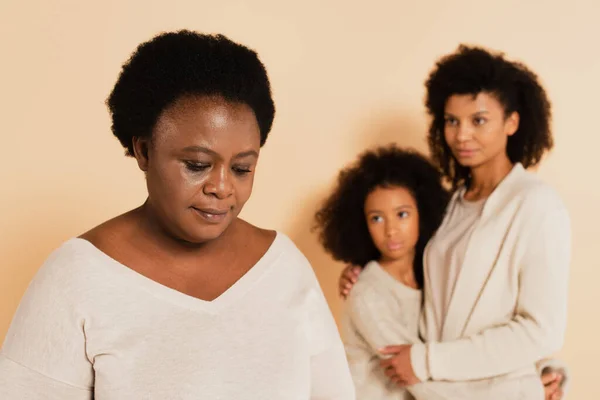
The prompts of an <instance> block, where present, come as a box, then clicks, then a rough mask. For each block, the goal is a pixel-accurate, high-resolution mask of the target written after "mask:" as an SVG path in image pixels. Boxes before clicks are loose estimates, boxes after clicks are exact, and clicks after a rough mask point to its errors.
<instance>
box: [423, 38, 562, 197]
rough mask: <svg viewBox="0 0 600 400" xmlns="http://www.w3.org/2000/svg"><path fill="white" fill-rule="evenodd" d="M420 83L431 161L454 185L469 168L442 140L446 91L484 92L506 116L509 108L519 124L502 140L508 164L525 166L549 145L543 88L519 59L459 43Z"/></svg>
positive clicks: (449, 93) (547, 106)
mask: <svg viewBox="0 0 600 400" xmlns="http://www.w3.org/2000/svg"><path fill="white" fill-rule="evenodd" d="M425 86H426V89H427V95H426V100H425V105H426V107H427V112H428V114H429V115H430V117H432V121H431V124H430V126H429V134H428V142H429V148H430V151H431V155H432V160H433V161H434V162H435V163H436V164H437V165H438V167H439V168H440V169H441V170H442V172H443V174H444V176H445V177H446V179H448V180H449V181H450V183H452V186H453V188H455V189H456V188H457V187H458V186H460V185H461V184H463V183H466V184H468V181H469V170H468V168H465V167H461V166H460V165H459V164H458V162H457V161H456V159H455V158H454V156H453V155H452V153H451V151H450V148H449V147H448V144H447V143H446V140H445V138H444V108H445V106H446V102H447V100H448V98H449V97H450V96H452V95H455V94H472V95H474V96H475V95H477V94H479V93H481V92H485V93H489V94H492V95H494V96H495V98H496V99H497V100H498V101H500V103H501V104H502V106H503V107H504V113H505V115H506V116H509V115H510V114H511V113H512V112H514V111H516V112H517V113H518V114H519V116H520V121H519V128H518V130H517V131H516V132H515V133H514V134H513V135H512V136H510V137H509V138H508V144H507V149H506V151H507V154H508V158H509V159H510V161H511V162H513V163H517V162H520V163H522V164H523V166H524V167H525V168H528V167H531V166H534V165H536V164H538V163H539V162H540V160H541V159H542V156H543V155H544V153H545V152H546V151H548V150H550V149H552V146H553V140H552V132H551V128H550V122H551V110H550V101H549V99H548V96H547V95H546V91H545V90H544V88H543V87H542V86H541V84H540V82H539V81H538V77H537V76H536V74H534V73H533V72H532V71H530V70H529V69H528V68H527V67H526V66H525V65H523V64H522V63H519V62H512V61H508V60H506V59H505V58H504V54H503V53H496V54H494V53H491V52H490V51H488V50H485V49H483V48H481V47H469V46H465V45H460V46H459V47H458V49H457V50H456V51H455V52H454V53H452V54H449V55H446V56H444V57H442V58H441V59H440V60H439V61H438V62H437V63H436V66H435V68H434V69H433V71H432V72H431V73H430V75H429V77H428V79H427V81H426V83H425Z"/></svg>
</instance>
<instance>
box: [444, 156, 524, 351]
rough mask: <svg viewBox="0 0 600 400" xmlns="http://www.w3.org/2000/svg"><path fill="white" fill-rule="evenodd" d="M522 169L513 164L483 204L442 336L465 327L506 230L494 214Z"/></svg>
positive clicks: (459, 332) (455, 334) (447, 337)
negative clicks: (498, 222) (511, 168)
mask: <svg viewBox="0 0 600 400" xmlns="http://www.w3.org/2000/svg"><path fill="white" fill-rule="evenodd" d="M523 171H524V169H523V167H522V166H521V164H516V165H515V166H514V168H513V170H512V171H511V172H510V173H509V175H507V176H506V178H504V180H503V181H502V182H501V183H500V185H498V187H497V188H496V190H494V192H493V193H492V194H491V195H490V197H489V198H488V200H487V201H486V204H485V205H484V207H483V210H482V214H481V216H480V218H479V219H478V221H477V222H476V226H475V228H474V229H473V232H472V234H471V237H470V238H469V242H468V244H467V247H466V248H467V251H466V253H465V256H464V260H463V265H462V267H461V270H460V272H459V274H458V277H457V281H456V283H455V286H454V291H453V293H452V297H451V299H450V304H449V305H448V312H447V314H446V316H445V319H444V324H443V327H442V335H441V338H442V340H452V339H456V338H459V337H461V336H462V335H463V332H464V331H465V329H466V327H467V324H468V322H469V318H470V317H471V314H472V313H473V310H474V309H475V307H476V305H477V300H478V299H479V297H480V295H481V293H482V292H483V290H484V289H485V286H486V283H487V280H488V278H489V276H490V274H491V272H492V271H493V268H494V266H495V264H496V259H497V257H498V254H499V252H500V250H501V249H502V243H503V241H504V236H505V234H506V231H507V227H504V226H498V224H497V219H496V218H494V216H496V215H498V214H500V213H501V212H502V209H503V208H504V205H505V204H506V203H507V201H509V200H510V198H511V197H512V188H513V187H514V181H516V180H518V179H519V177H520V176H522V173H523Z"/></svg>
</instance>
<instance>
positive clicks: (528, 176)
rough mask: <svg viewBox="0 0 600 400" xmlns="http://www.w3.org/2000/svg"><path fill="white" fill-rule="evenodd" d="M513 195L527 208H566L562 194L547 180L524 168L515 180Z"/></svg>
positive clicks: (544, 209) (547, 209)
mask: <svg viewBox="0 0 600 400" xmlns="http://www.w3.org/2000/svg"><path fill="white" fill-rule="evenodd" d="M513 195H514V196H515V197H516V198H519V199H520V201H521V202H522V205H523V206H524V207H525V208H527V209H536V210H538V211H541V210H543V211H552V210H566V206H565V203H564V201H563V199H562V196H561V195H560V193H559V192H558V190H556V188H554V187H553V186H552V185H550V184H549V183H548V182H546V181H545V180H544V179H542V177H541V176H540V175H539V174H537V173H534V172H531V171H527V170H524V171H523V173H522V174H521V176H520V179H518V180H517V182H515V185H514V189H513Z"/></svg>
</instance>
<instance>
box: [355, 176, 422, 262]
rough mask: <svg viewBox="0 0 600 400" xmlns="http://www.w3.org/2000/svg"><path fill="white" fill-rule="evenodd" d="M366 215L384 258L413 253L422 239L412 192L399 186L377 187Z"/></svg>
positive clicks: (389, 259)
mask: <svg viewBox="0 0 600 400" xmlns="http://www.w3.org/2000/svg"><path fill="white" fill-rule="evenodd" d="M365 217H366V219H367V226H368V228H369V233H370V234H371V238H372V239H373V243H374V244H375V247H377V249H378V250H379V252H380V253H381V256H382V260H387V261H394V260H398V259H401V258H404V257H407V256H411V257H412V256H414V252H415V246H416V245H417V242H418V240H419V210H418V208H417V202H416V200H415V198H414V197H413V195H412V194H411V193H410V191H408V190H407V189H406V188H403V187H399V186H390V187H377V188H376V189H375V190H373V191H372V192H371V193H369V195H368V196H367V199H366V201H365Z"/></svg>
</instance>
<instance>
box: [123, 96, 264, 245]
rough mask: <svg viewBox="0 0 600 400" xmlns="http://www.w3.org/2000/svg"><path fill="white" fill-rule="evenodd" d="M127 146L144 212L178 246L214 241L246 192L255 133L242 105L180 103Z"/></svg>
mask: <svg viewBox="0 0 600 400" xmlns="http://www.w3.org/2000/svg"><path fill="white" fill-rule="evenodd" d="M134 145H135V146H134V147H135V153H136V154H135V155H136V158H137V160H138V163H139V165H140V168H141V169H142V170H143V171H145V172H146V181H147V186H148V199H149V201H148V205H149V209H150V210H151V211H152V213H153V216H154V217H155V218H156V220H157V221H158V222H159V223H160V225H161V228H163V229H165V230H166V231H167V232H168V233H169V234H171V235H172V236H175V237H176V238H178V239H180V240H183V241H186V242H190V243H203V242H206V241H209V240H212V239H215V238H217V237H219V236H220V235H221V234H222V233H223V232H224V231H225V229H227V227H228V226H229V225H230V224H231V222H232V221H234V219H235V218H236V217H237V216H238V214H239V213H240V211H241V209H242V207H243V206H244V204H245V203H246V201H247V200H248V198H249V197H250V194H251V193H252V184H253V181H254V172H255V168H256V164H257V161H258V156H259V153H260V130H259V127H258V123H257V121H256V117H255V115H254V112H253V111H252V109H251V108H250V107H248V106H247V105H245V104H240V103H231V102H229V101H226V100H224V99H222V98H220V97H185V98H182V99H180V100H178V101H176V102H175V103H174V104H173V105H172V106H170V107H169V108H167V109H166V110H165V111H164V112H163V113H162V114H161V116H160V117H159V119H158V121H157V123H156V127H155V129H154V131H153V135H152V139H151V140H150V141H143V140H135V142H134Z"/></svg>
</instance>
